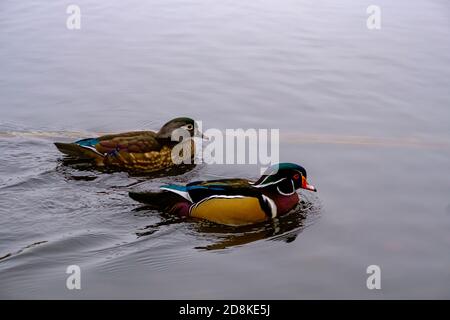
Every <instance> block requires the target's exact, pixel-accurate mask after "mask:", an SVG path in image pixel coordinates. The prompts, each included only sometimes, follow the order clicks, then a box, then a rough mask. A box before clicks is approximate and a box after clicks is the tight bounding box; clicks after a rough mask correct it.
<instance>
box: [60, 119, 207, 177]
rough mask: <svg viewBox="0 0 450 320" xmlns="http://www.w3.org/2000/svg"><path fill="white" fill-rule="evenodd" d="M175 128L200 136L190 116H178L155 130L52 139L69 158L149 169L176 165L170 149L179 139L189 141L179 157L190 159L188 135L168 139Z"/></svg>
mask: <svg viewBox="0 0 450 320" xmlns="http://www.w3.org/2000/svg"><path fill="white" fill-rule="evenodd" d="M177 129H182V130H185V131H184V132H185V133H186V135H189V136H190V137H194V136H201V137H203V136H202V134H201V133H200V132H199V131H198V129H197V125H196V123H195V121H194V120H192V119H190V118H185V117H182V118H175V119H172V120H170V121H169V122H167V123H166V124H165V125H163V126H162V128H161V129H160V130H159V131H158V132H153V131H132V132H124V133H118V134H108V135H104V136H100V137H97V138H87V139H82V140H78V141H75V142H72V143H62V142H55V146H56V147H57V148H58V150H59V151H61V152H62V153H64V154H66V155H68V156H69V157H70V158H73V159H76V160H83V161H89V162H92V163H93V164H94V165H95V166H97V167H102V168H107V169H112V170H118V171H133V172H146V173H150V172H156V171H161V170H164V169H168V168H172V167H175V166H176V165H177V162H176V161H173V159H172V149H173V148H174V146H175V145H177V144H178V143H179V142H180V141H181V142H182V143H190V144H191V146H190V155H186V157H185V156H184V155H183V154H182V152H181V154H180V156H181V157H182V159H191V160H192V159H193V157H194V154H195V149H194V142H193V140H192V139H187V140H186V139H184V140H182V139H180V140H177V141H173V140H172V133H173V132H174V131H175V130H177ZM180 149H181V148H180ZM186 150H189V149H186Z"/></svg>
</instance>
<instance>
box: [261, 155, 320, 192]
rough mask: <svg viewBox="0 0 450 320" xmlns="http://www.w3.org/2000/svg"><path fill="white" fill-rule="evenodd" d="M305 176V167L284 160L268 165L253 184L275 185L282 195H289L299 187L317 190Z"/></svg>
mask: <svg viewBox="0 0 450 320" xmlns="http://www.w3.org/2000/svg"><path fill="white" fill-rule="evenodd" d="M306 178H307V173H306V170H305V168H303V167H302V166H299V165H298V164H295V163H288V162H284V163H279V164H275V165H272V166H270V167H269V168H268V169H267V170H266V171H265V172H264V174H263V175H262V176H261V178H259V179H258V181H256V182H255V184H254V186H255V187H257V188H275V187H276V189H277V191H278V193H280V194H282V195H291V194H293V193H295V191H296V190H297V189H300V188H302V189H306V190H309V191H317V189H316V188H315V187H314V186H312V185H310V184H309V183H308V181H307V180H306Z"/></svg>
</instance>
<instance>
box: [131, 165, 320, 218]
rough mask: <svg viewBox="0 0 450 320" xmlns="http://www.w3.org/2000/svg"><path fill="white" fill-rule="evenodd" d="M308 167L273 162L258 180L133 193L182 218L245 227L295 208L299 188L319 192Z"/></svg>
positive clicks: (159, 208) (193, 183)
mask: <svg viewBox="0 0 450 320" xmlns="http://www.w3.org/2000/svg"><path fill="white" fill-rule="evenodd" d="M306 177H307V174H306V170H305V169H304V168H303V167H301V166H299V165H297V164H294V163H280V164H277V165H273V166H271V167H270V168H268V169H267V170H266V172H264V174H263V175H262V176H261V177H260V178H259V179H258V180H257V181H256V182H251V181H249V180H246V179H225V180H210V181H196V182H191V183H189V184H187V185H185V186H181V185H172V184H171V185H163V186H161V187H160V190H161V191H159V192H130V193H129V195H130V197H131V198H133V199H134V200H137V201H140V202H143V203H146V204H149V205H150V207H152V208H154V209H158V210H161V211H165V212H168V213H170V214H175V215H178V216H181V217H194V218H201V219H206V220H209V221H212V222H215V223H219V224H224V225H230V226H241V225H248V224H253V223H258V222H263V221H266V220H268V219H272V218H275V217H277V216H280V215H283V214H286V213H288V212H289V211H291V210H292V209H294V208H295V207H296V206H297V204H298V201H299V200H300V199H299V195H298V194H297V191H296V190H297V189H300V188H303V189H306V190H309V191H317V190H316V188H315V187H313V186H312V185H310V184H308V182H307V180H306Z"/></svg>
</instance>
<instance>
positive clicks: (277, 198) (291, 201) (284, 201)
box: [262, 190, 300, 215]
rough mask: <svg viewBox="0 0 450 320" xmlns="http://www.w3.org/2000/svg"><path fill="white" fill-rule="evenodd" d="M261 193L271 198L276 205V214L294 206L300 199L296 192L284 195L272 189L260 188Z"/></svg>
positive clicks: (284, 212)
mask: <svg viewBox="0 0 450 320" xmlns="http://www.w3.org/2000/svg"><path fill="white" fill-rule="evenodd" d="M262 193H263V194H264V195H265V196H267V197H269V198H270V199H272V200H273V201H274V202H275V205H276V206H277V215H283V214H286V213H288V212H289V211H291V210H292V209H294V208H295V206H296V205H297V204H298V201H299V200H300V197H299V196H298V194H297V192H294V194H291V195H289V196H284V195H281V194H279V193H278V192H276V191H275V192H274V191H273V190H262Z"/></svg>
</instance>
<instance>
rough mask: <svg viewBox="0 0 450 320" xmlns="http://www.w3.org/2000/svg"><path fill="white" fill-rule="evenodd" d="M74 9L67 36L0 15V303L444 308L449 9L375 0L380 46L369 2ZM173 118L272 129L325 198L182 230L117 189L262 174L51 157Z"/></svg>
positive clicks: (55, 23) (449, 219) (6, 5)
mask: <svg viewBox="0 0 450 320" xmlns="http://www.w3.org/2000/svg"><path fill="white" fill-rule="evenodd" d="M74 2H75V3H76V4H77V5H78V6H79V7H80V9H81V29H80V30H68V29H67V28H66V19H67V17H68V14H67V13H66V8H67V4H66V3H64V2H61V1H43V0H39V1H30V0H24V1H12V0H3V1H2V2H1V4H0V70H1V72H0V111H1V117H0V150H1V152H0V164H1V165H0V257H1V258H0V298H8V299H9V298H40V299H47V298H63V299H74V298H75V299H78V298H124V299H129V298H138V299H139V298H152V299H166V298H193V299H197V298H198V299H201V298H218V299H222V298H224V299H225V298H233V299H243V298H254V299H259V298H261V299H262V298H267V299H299V298H302V299H310V298H324V299H336V298H343V299H345V298H352V299H353V298H370V299H372V298H373V299H381V298H388V299H391V298H447V299H448V298H450V250H449V249H450V178H449V177H450V161H449V157H450V91H449V87H450V86H449V85H450V83H449V79H450V42H449V41H448V40H449V38H450V10H449V9H450V4H449V3H448V1H445V0H442V1H439V0H408V1H406V0H397V1H388V0H377V1H376V4H377V5H379V6H380V8H381V19H382V20H381V29H379V30H369V29H368V28H367V27H366V19H367V17H368V14H367V13H366V9H367V7H368V6H369V5H371V4H374V3H372V2H373V1H366V0H361V1H350V0H343V1H333V0H322V1H313V0H300V1H298V0H282V1H275V0H256V1H238V0H226V1H208V0H191V1H188V0H164V1H162V0H161V1H155V0H152V1H137V0H131V1H126V2H125V1H118V0H111V1H103V2H98V3H93V2H91V1H85V0H77V1H74ZM177 116H190V117H192V118H195V119H197V120H201V121H202V123H203V127H204V128H218V129H226V128H244V129H248V128H256V129H258V128H269V129H270V128H277V129H279V130H280V160H281V161H283V162H295V163H299V164H301V165H303V166H304V167H305V168H306V169H307V170H308V178H309V180H310V183H312V184H314V185H315V186H316V187H317V188H318V190H319V192H318V193H317V194H313V195H312V194H310V193H308V192H302V194H303V196H304V198H305V204H303V206H304V208H303V210H302V214H300V213H298V214H293V215H290V216H288V217H285V218H283V219H279V220H277V221H271V222H269V223H267V224H265V225H259V226H255V227H250V228H244V229H235V228H226V227H219V226H217V225H212V224H207V223H201V222H200V223H199V222H180V221H177V220H174V219H171V218H170V217H167V216H165V215H163V214H161V213H158V212H155V211H151V210H146V209H143V208H141V207H140V206H139V204H137V203H136V202H134V201H133V200H132V199H130V198H129V197H128V195H127V192H128V191H129V190H135V189H136V188H142V189H147V188H153V187H156V186H158V185H159V184H161V183H166V182H179V183H183V182H188V181H192V180H198V179H214V178H217V177H247V178H251V179H255V178H257V177H258V173H259V171H258V170H257V168H256V166H252V165H240V166H236V165H204V164H202V165H199V166H197V167H196V168H195V169H194V170H192V171H189V172H187V173H185V174H181V175H177V176H171V177H161V178H156V179H152V180H149V179H146V178H145V177H138V176H137V177H136V176H129V175H127V174H126V173H113V174H107V173H101V172H96V171H92V170H81V169H80V168H77V167H73V166H66V165H64V164H63V163H61V161H60V159H61V155H60V154H59V153H58V151H57V150H56V148H55V147H54V146H53V143H52V142H54V141H71V140H74V139H78V138H84V137H89V136H90V135H92V134H96V133H99V132H121V131H126V130H137V129H144V130H147V129H148V130H156V129H158V128H159V127H160V126H161V125H162V124H163V123H164V122H166V121H167V120H169V119H171V118H174V117H177ZM69 265H79V266H80V268H81V290H68V289H67V288H66V279H67V276H68V275H67V274H66V273H65V271H66V268H67V266H69ZM369 265H378V266H379V267H380V268H381V290H368V289H367V287H366V279H367V277H368V274H367V273H366V269H367V267H368V266H369Z"/></svg>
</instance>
